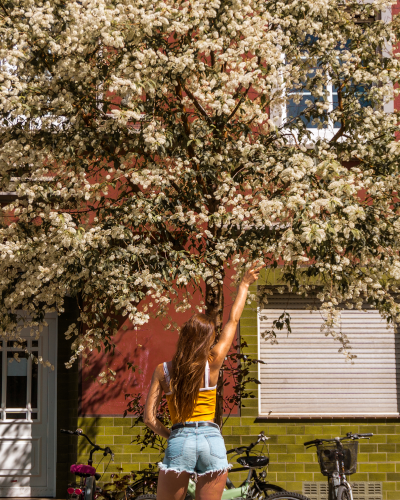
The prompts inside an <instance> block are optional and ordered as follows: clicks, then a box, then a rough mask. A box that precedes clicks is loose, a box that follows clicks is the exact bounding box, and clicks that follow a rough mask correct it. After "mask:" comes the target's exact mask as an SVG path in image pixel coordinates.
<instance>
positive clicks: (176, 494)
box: [157, 470, 190, 500]
mask: <svg viewBox="0 0 400 500" xmlns="http://www.w3.org/2000/svg"><path fill="white" fill-rule="evenodd" d="M189 477H190V474H189V472H181V473H180V474H179V475H178V474H177V473H176V472H172V471H169V472H166V471H163V470H160V473H159V475H158V485H157V500H184V498H185V496H186V491H187V487H188V484H189Z"/></svg>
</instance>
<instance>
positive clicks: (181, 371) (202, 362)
mask: <svg viewBox="0 0 400 500" xmlns="http://www.w3.org/2000/svg"><path fill="white" fill-rule="evenodd" d="M214 339H215V323H214V320H213V319H212V318H211V317H210V316H206V315H205V314H200V313H198V314H194V315H193V316H192V317H191V318H190V319H189V320H188V321H187V322H186V323H185V324H184V325H183V327H182V329H181V333H180V335H179V340H178V347H177V350H176V354H175V356H174V358H173V360H172V376H171V390H172V394H173V400H174V403H175V408H176V416H177V420H178V422H185V421H186V420H187V419H188V418H190V417H191V416H192V414H193V410H194V407H195V405H196V401H197V397H198V395H199V390H200V388H201V387H202V385H203V381H204V373H205V368H206V363H207V359H208V356H209V354H210V348H211V346H212V344H213V342H214Z"/></svg>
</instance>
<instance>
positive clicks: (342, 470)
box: [304, 432, 373, 500]
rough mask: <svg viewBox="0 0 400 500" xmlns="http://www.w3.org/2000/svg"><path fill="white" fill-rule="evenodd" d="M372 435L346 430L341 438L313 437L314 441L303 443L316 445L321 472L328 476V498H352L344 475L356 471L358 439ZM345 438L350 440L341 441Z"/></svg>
mask: <svg viewBox="0 0 400 500" xmlns="http://www.w3.org/2000/svg"><path fill="white" fill-rule="evenodd" d="M372 436H373V434H372V433H368V434H352V433H351V432H348V433H347V434H346V436H345V437H342V438H340V437H336V438H334V439H314V441H307V442H306V443H304V446H306V447H307V448H310V447H312V446H316V447H317V455H318V462H319V465H320V468H321V473H322V474H323V475H324V476H327V477H328V482H329V500H353V492H352V489H351V486H350V484H349V483H348V482H347V479H346V476H349V475H351V474H354V473H355V472H356V471H357V453H358V440H359V439H369V438H370V437H372ZM347 439H348V440H350V442H348V443H342V441H345V440H347ZM324 443H335V444H334V445H332V444H324Z"/></svg>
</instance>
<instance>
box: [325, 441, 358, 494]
mask: <svg viewBox="0 0 400 500" xmlns="http://www.w3.org/2000/svg"><path fill="white" fill-rule="evenodd" d="M336 445H337V449H336V452H335V459H336V472H334V473H333V474H332V477H331V478H330V479H331V480H330V481H329V498H330V500H337V491H338V489H339V486H342V485H343V486H346V488H347V491H348V492H349V495H350V499H349V500H353V490H352V488H351V486H350V483H349V482H348V481H347V479H346V475H345V473H344V472H343V471H344V461H343V453H341V451H342V450H343V447H342V443H341V442H340V441H338V442H337V444H336ZM340 454H341V455H342V460H340Z"/></svg>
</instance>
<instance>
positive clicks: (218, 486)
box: [157, 472, 228, 500]
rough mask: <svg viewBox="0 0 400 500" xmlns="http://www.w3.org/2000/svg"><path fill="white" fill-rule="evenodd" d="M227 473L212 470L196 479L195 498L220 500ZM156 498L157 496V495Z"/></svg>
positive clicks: (197, 499)
mask: <svg viewBox="0 0 400 500" xmlns="http://www.w3.org/2000/svg"><path fill="white" fill-rule="evenodd" d="M227 477H228V473H227V472H224V473H223V474H220V473H219V472H213V473H211V474H205V475H204V476H200V477H199V478H198V479H197V485H196V500H221V496H222V492H223V491H224V487H225V484H226V478H227ZM157 500H158V497H157Z"/></svg>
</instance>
